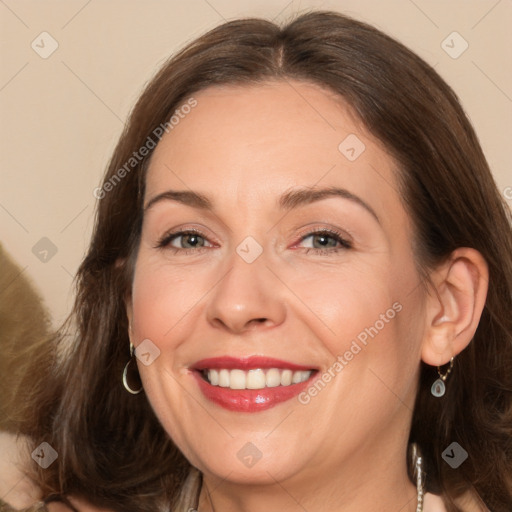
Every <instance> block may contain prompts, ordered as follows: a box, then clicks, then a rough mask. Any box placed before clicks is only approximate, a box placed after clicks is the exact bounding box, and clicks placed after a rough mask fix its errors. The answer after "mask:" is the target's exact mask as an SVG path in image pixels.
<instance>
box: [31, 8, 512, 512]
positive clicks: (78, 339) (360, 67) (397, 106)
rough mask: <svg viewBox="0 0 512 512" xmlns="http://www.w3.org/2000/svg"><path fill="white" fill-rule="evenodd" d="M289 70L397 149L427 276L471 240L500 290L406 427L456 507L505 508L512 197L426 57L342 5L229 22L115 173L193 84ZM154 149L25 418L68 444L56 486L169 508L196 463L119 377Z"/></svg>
mask: <svg viewBox="0 0 512 512" xmlns="http://www.w3.org/2000/svg"><path fill="white" fill-rule="evenodd" d="M288 79H294V80H303V81H307V82H310V83H315V84H318V85H320V86H322V87H325V88H327V89H329V90H332V91H334V92H335V93H336V94H338V95H339V96H341V97H342V98H344V99H345V100H346V101H347V102H348V103H349V104H350V105H351V106H352V107H353V108H354V110H355V112H356V113H357V115H358V116H359V117H360V118H361V120H362V121H363V123H364V124H365V125H366V127H367V128H368V129H369V130H370V132H372V133H373V134H374V135H375V136H376V137H377V138H378V139H380V141H382V143H383V144H384V145H385V147H386V148H387V149H388V151H389V152H390V154H391V155H392V156H393V157H394V158H395V159H396V162H397V163H398V165H399V173H398V180H399V183H400V193H401V196H402V200H403V201H404V204H405V205H406V208H407V211H408V213H409V215H410V217H411V219H412V220H413V224H414V228H415V235H414V240H413V243H414V248H415V255H416V262H417V265H418V269H419V270H420V271H421V275H422V277H423V279H424V282H425V283H426V282H428V274H429V271H430V270H431V269H433V268H434V267H435V266H436V265H437V264H439V263H441V262H442V261H443V260H445V259H446V258H447V257H448V256H449V255H450V253H451V252H452V251H453V250H455V249H456V248H458V247H473V248H475V249H476V250H478V251H479V252H480V253H481V254H482V255H483V256H484V258H485V259H486V261H487V263H488V266H489V272H490V282H489V291H488V296H487V301H486V306H485V309H484V311H483V314H482V317H481V321H480V324H479V327H478V329H477V332H476V334H475V337H474V339H473V340H472V342H471V343H470V345H469V347H468V348H467V349H466V350H464V351H463V352H462V353H461V354H460V355H459V356H458V358H457V360H456V364H455V367H454V369H453V372H452V374H451V376H450V380H449V383H448V384H449V385H448V386H447V392H446V395H445V396H444V397H442V398H440V399H438V398H435V399H434V398H433V397H432V395H431V394H430V386H431V384H432V383H433V381H434V380H435V379H436V370H435V368H433V367H430V366H427V365H425V364H423V363H421V364H422V368H421V377H420V388H419V392H418V396H417V402H416V407H415V410H414V414H413V421H412V429H411V433H410V441H415V442H417V443H418V444H419V446H420V448H421V450H422V452H423V456H424V459H425V463H426V475H427V480H426V485H427V489H428V490H429V491H431V492H435V493H442V495H443V499H444V501H445V503H446V505H447V508H448V510H449V511H457V510H460V509H459V508H458V507H457V506H456V505H455V503H454V500H455V499H456V498H457V497H458V496H460V495H461V494H462V493H463V492H466V491H468V490H472V491H473V492H474V493H475V494H476V495H479V496H480V497H481V499H482V500H483V501H484V502H485V503H486V504H487V506H488V507H489V508H491V509H492V510H493V511H494V512H505V511H508V510H509V506H510V503H511V499H512V482H511V478H510V477H511V468H512V444H511V433H512V395H511V391H512V372H511V371H510V370H511V368H512V365H511V363H512V323H511V322H512V315H511V314H510V312H511V311H512V296H511V290H512V260H511V258H510V255H511V254H512V233H511V229H510V220H511V218H510V210H509V209H508V207H507V205H506V203H505V201H504V199H503V198H502V197H501V195H500V194H499V192H498V190H497V188H496V185H495V183H494V181H493V178H492V175H491V172H490V170H489V167H488V165H487V162H486V160H485V157H484V155H483V153H482V149H481V147H480V144H479V142H478V139H477V136H476V135H475V132H474V131H473V128H472V127H471V125H470V122H469V121H468V119H467V117H466V116H465V114H464V112H463V109H462V108H461V106H460V104H459V102H458V99H457V97H456V95H455V94H454V92H453V91H452V90H451V89H450V87H449V86H448V85H447V84H446V83H445V82H444V81H443V80H442V79H441V78H440V77H439V75H438V74H437V73H436V72H435V71H434V70H433V69H432V68H431V67H430V66H429V65H428V64H426V63H425V62H424V61H423V60H421V59H420V58H419V57H418V56H416V55H415V54H414V53H412V52H411V51H410V50H408V49H407V48H405V47H404V46H403V45H401V44H400V43H398V42H397V41H395V40H393V39H392V38H390V37H388V36H387V35H385V34H383V33H381V32H380V31H378V30H376V29H375V28H373V27H371V26H369V25H367V24H364V23H361V22H358V21H355V20H353V19H351V18H349V17H346V16H343V15H341V14H337V13H333V12H323V11H322V12H319V11H316V12H311V13H306V14H303V15H301V16H299V17H298V18H296V19H295V20H292V21H291V22H290V23H288V24H287V25H285V26H284V27H282V28H280V27H278V26H277V25H275V24H273V23H271V22H269V21H266V20H262V19H242V20H237V21H232V22H228V23H225V24H223V25H221V26H219V27H217V28H215V29H213V30H211V31H210V32H208V33H207V34H205V35H203V36H202V37H200V38H199V39H197V40H195V41H193V42H192V43H191V44H189V45H188V46H186V47H185V48H184V49H182V50H181V51H180V52H179V53H177V54H176V55H175V56H174V57H173V58H171V59H170V60H169V61H168V62H167V63H166V64H165V65H164V66H163V68H162V69H161V70H160V71H159V72H158V73H157V75H156V76H155V77H154V79H153V80H152V81H151V82H150V83H149V85H147V87H146V89H145V91H144V93H143V94H142V96H141V97H140V99H139V101H138V102H137V104H136V106H135V108H134V110H133V112H132V113H131V116H130V119H129V121H128V123H127V125H126V128H125V131H124V133H123V134H122V136H121V138H120V141H119V143H118V145H117V147H116V149H115V151H114V154H113V157H112V160H111V162H110V165H109V167H108V170H107V173H106V176H105V180H104V183H107V182H108V181H110V180H113V179H114V176H115V175H116V174H117V173H118V170H119V169H121V168H122V167H123V166H124V165H125V163H126V162H127V161H128V160H129V159H130V157H131V156H132V154H133V152H134V151H136V150H138V148H140V147H142V146H143V145H144V144H146V141H147V139H148V137H150V138H151V137H153V138H154V135H153V133H154V130H155V128H156V127H158V126H159V125H161V124H162V123H165V122H166V121H167V120H168V119H170V118H171V116H172V114H173V112H174V111H175V110H176V109H177V108H178V107H179V106H180V105H182V104H183V103H184V102H186V101H187V99H189V98H190V97H191V96H192V95H193V94H194V93H195V92H197V91H199V90H202V89H205V88H206V87H208V86H211V85H215V84H257V83H261V82H265V81H269V80H288ZM150 154H151V153H150ZM150 154H149V155H148V156H146V158H144V159H142V161H141V162H139V163H137V165H135V166H134V167H133V169H131V170H130V172H127V173H126V175H125V176H124V177H123V179H122V180H121V181H120V182H119V183H117V184H116V185H115V186H113V187H109V191H108V193H106V194H105V197H104V198H102V199H101V201H100V202H99V204H98V210H97V217H96V223H95V229H94V233H93V237H92V242H91V244H90V248H89V251H88V253H87V255H86V257H85V259H84V260H83V262H82V264H81V266H80V268H79V271H78V275H77V282H76V285H77V298H76V303H75V306H74V310H73V312H72V316H71V318H70V320H69V322H68V324H69V325H68V326H71V320H73V321H74V322H75V324H74V325H73V327H72V329H76V332H77V334H76V335H75V340H74V343H73V345H72V348H71V351H70V354H69V357H68V358H67V359H66V361H65V363H64V364H63V365H60V364H57V363H56V362H53V363H52V361H55V358H52V357H50V356H48V355H47V356H46V359H47V361H48V363H49V364H50V367H48V368H45V375H44V378H43V379H41V386H40V390H39V392H38V394H37V395H35V396H34V399H33V402H32V403H31V404H29V406H30V408H31V410H32V411H33V413H32V415H31V417H30V419H29V421H27V423H26V425H24V426H23V430H24V431H25V432H26V433H27V434H29V435H31V436H33V438H34V440H35V443H36V445H37V444H38V443H40V442H42V441H46V442H48V443H50V444H51V445H52V446H53V447H54V448H55V449H56V450H57V452H58V454H59V458H58V459H57V462H56V463H55V464H54V465H52V466H50V467H49V468H48V469H46V470H41V471H40V474H39V479H40V483H41V485H42V487H43V490H44V492H45V493H50V492H60V493H67V494H70V495H76V496H84V497H85V498H86V499H88V500H89V501H90V502H91V503H93V504H96V505H98V506H108V507H110V508H112V509H113V510H119V511H128V510H137V511H148V512H149V511H151V512H153V511H155V510H157V509H160V508H159V507H162V508H161V509H165V504H167V507H169V506H171V507H172V506H173V505H172V504H173V503H175V502H176V499H177V494H178V490H179V489H180V486H181V485H182V483H183V481H184V478H185V476H186V474H187V473H188V471H189V470H190V465H189V463H188V462H187V461H186V460H185V459H184V457H183V456H182V455H181V453H180V452H179V451H178V449H177V448H176V447H175V446H174V444H173V442H172V441H171V440H170V439H169V437H168V435H167V434H166V432H165V431H164V430H163V428H162V427H161V425H160V424H159V422H158V420H157V419H156V417H155V415H154V413H153V411H152V409H151V407H150V405H149V403H148V400H147V398H146V396H145V395H144V393H142V394H140V395H137V396H132V395H130V394H128V393H127V392H126V391H125V390H124V388H123V386H122V383H121V374H122V370H123V366H124V364H125V363H126V362H127V360H128V358H129V351H128V347H129V339H128V333H127V327H128V326H127V318H126V311H125V303H124V297H125V296H126V295H127V294H129V293H130V287H131V279H132V273H133V268H134V262H135V259H136V254H137V248H138V243H139V238H140V233H141V223H142V199H143V196H144V169H145V167H146V165H147V161H148V157H149V156H150ZM117 176H119V175H118V174H117ZM105 190H106V189H105ZM64 331H65V329H63V330H62V332H61V334H60V336H59V339H58V342H59V343H64V339H65V335H64V334H63V333H64ZM38 373H39V374H40V373H41V370H40V369H39V370H38ZM453 441H456V442H458V443H459V444H460V445H461V446H462V447H464V449H465V450H466V451H467V452H468V454H469V458H468V459H467V460H466V461H465V462H464V464H463V465H462V466H460V467H459V468H458V469H457V470H453V469H451V468H450V467H449V466H448V465H447V464H446V463H445V462H444V461H443V460H442V458H441V454H442V452H443V450H444V449H445V448H446V447H447V446H448V445H449V444H450V443H452V442H453Z"/></svg>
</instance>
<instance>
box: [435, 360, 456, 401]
mask: <svg viewBox="0 0 512 512" xmlns="http://www.w3.org/2000/svg"><path fill="white" fill-rule="evenodd" d="M452 368H453V357H452V358H451V359H450V366H449V368H448V369H447V370H446V373H444V374H443V373H441V367H440V366H438V367H437V373H438V374H439V379H437V380H436V381H435V382H434V384H432V388H430V392H431V393H432V394H433V395H434V396H436V397H440V396H443V395H444V394H445V392H446V385H445V382H446V379H447V378H448V375H450V373H451V371H452Z"/></svg>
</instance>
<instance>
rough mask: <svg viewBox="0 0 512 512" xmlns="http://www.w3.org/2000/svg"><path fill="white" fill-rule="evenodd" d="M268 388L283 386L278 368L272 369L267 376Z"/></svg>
mask: <svg viewBox="0 0 512 512" xmlns="http://www.w3.org/2000/svg"><path fill="white" fill-rule="evenodd" d="M266 378H267V388H275V387H276V386H279V385H280V384H281V372H280V371H279V370H278V369H277V368H270V370H269V371H268V372H267V375H266Z"/></svg>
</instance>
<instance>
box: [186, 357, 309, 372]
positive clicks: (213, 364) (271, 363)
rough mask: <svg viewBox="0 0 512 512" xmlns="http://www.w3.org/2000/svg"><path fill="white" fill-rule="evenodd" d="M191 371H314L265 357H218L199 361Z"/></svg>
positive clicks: (306, 367) (307, 367)
mask: <svg viewBox="0 0 512 512" xmlns="http://www.w3.org/2000/svg"><path fill="white" fill-rule="evenodd" d="M191 368H192V369H193V370H206V369H226V370H234V369H240V370H255V369H257V368H261V369H264V368H284V369H289V370H294V371H299V370H316V369H317V368H315V367H313V366H305V365H302V364H297V363H292V362H290V361H283V360H282V359H275V358H273V357H266V356H246V357H233V356H220V357H210V358H207V359H201V360H200V361H197V362H196V363H194V364H193V365H192V367H191Z"/></svg>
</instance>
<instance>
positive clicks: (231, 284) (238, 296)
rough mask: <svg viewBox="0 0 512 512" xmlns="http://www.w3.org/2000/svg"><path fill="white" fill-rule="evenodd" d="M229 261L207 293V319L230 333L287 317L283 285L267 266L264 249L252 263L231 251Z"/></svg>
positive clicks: (243, 330)
mask: <svg viewBox="0 0 512 512" xmlns="http://www.w3.org/2000/svg"><path fill="white" fill-rule="evenodd" d="M228 263H229V271H227V272H226V273H225V275H224V277H223V278H222V279H221V280H220V282H219V283H217V285H216V286H215V287H214V289H213V290H212V293H210V294H208V295H209V303H208V307H207V310H206V311H207V317H208V322H209V323H210V324H211V325H212V326H214V327H215V328H218V329H224V330H226V331H229V332H230V333H232V334H242V333H244V332H246V331H250V330H253V329H255V328H258V326H260V327H259V328H264V329H267V328H271V327H275V326H277V325H280V324H281V323H282V322H283V321H284V319H285V317H286V307H285V298H284V292H283V289H282V288H283V287H282V286H279V285H280V283H279V281H278V280H277V279H276V278H275V276H274V275H273V273H272V272H271V271H270V270H269V269H268V268H267V262H266V258H265V251H264V252H263V253H262V254H261V255H260V256H259V257H258V258H257V259H256V260H255V261H253V262H251V263H248V262H247V261H245V260H244V259H243V258H242V257H240V256H239V254H238V253H236V252H235V251H234V253H233V255H232V256H231V257H230V261H229V262H228Z"/></svg>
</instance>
